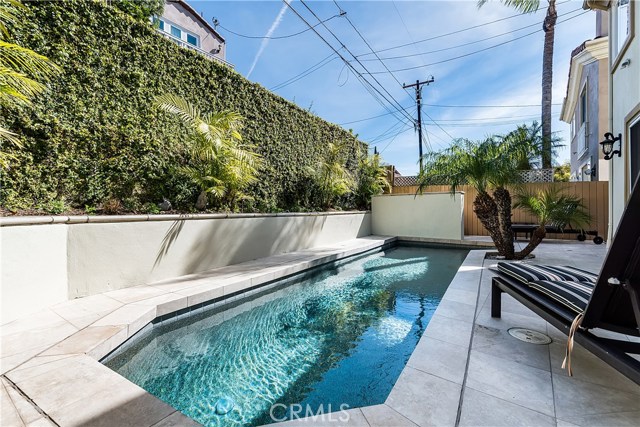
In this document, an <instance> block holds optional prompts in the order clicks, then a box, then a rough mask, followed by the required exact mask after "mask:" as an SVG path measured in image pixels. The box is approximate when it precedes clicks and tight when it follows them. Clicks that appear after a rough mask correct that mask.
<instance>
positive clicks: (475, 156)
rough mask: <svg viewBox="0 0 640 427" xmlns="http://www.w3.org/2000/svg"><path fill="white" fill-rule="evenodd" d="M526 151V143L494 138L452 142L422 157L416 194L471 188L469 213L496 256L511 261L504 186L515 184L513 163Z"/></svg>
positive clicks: (508, 205)
mask: <svg viewBox="0 0 640 427" xmlns="http://www.w3.org/2000/svg"><path fill="white" fill-rule="evenodd" d="M530 151H531V145H530V143H529V141H528V140H524V141H521V140H515V139H514V140H506V139H504V138H502V139H500V138H495V137H492V138H487V139H485V140H483V141H480V142H476V141H470V140H467V139H459V140H456V141H455V142H454V143H453V144H452V145H451V146H450V147H449V148H446V149H445V150H443V151H440V152H434V153H429V154H427V155H425V156H424V165H425V166H424V169H423V171H422V172H421V173H420V175H419V176H418V192H422V191H423V190H424V188H425V187H426V186H428V185H434V184H443V183H444V184H446V185H450V188H451V192H452V193H453V192H455V191H456V190H457V189H458V187H460V186H461V185H470V186H472V187H473V188H474V189H475V190H476V191H477V195H476V198H475V200H474V201H473V211H474V212H475V214H476V216H477V217H478V219H479V220H480V222H481V223H482V225H483V226H484V228H485V229H486V230H487V232H488V233H489V235H490V236H491V239H492V240H493V242H494V244H495V245H496V249H498V253H499V255H501V256H504V257H505V258H506V259H514V258H516V253H515V249H514V245H513V230H512V229H511V195H510V193H509V190H507V188H506V186H507V185H508V184H513V183H515V182H517V181H518V179H519V176H518V174H517V168H516V163H517V159H518V158H519V157H521V156H523V155H524V153H528V152H530Z"/></svg>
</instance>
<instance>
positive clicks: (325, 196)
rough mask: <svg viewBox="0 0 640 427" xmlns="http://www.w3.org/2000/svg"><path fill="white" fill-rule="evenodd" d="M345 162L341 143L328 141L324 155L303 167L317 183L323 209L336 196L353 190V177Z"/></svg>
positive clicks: (332, 201) (330, 205) (331, 204)
mask: <svg viewBox="0 0 640 427" xmlns="http://www.w3.org/2000/svg"><path fill="white" fill-rule="evenodd" d="M345 163H346V160H345V156H344V146H343V143H333V142H329V143H328V144H327V150H326V152H325V155H324V157H323V158H321V159H319V160H318V161H317V162H316V163H315V164H314V165H313V166H308V167H306V168H305V171H306V173H307V174H308V175H309V176H310V177H311V178H312V179H313V180H314V181H315V182H316V184H317V185H318V188H319V190H320V195H321V203H322V208H324V209H328V208H330V207H332V206H333V203H334V201H335V200H336V199H337V198H338V197H341V196H344V195H345V194H348V193H351V192H352V191H353V187H354V184H355V182H354V178H353V176H352V175H351V173H350V172H349V169H348V168H347V166H346V164H345Z"/></svg>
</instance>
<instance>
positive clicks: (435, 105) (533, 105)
mask: <svg viewBox="0 0 640 427" xmlns="http://www.w3.org/2000/svg"><path fill="white" fill-rule="evenodd" d="M423 105H427V106H429V107H438V108H529V107H540V104H520V105H443V104H423ZM551 105H562V103H555V104H551Z"/></svg>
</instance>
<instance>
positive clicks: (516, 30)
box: [360, 8, 582, 61]
mask: <svg viewBox="0 0 640 427" xmlns="http://www.w3.org/2000/svg"><path fill="white" fill-rule="evenodd" d="M581 10H582V9H581V8H580V9H574V10H572V11H570V12H566V13H563V14H561V15H558V17H561V16H566V15H569V14H572V13H575V12H578V11H581ZM577 16H578V15H576V17H577ZM538 26H540V23H539V22H536V23H534V24H530V25H527V26H524V27H521V28H517V29H515V30H511V31H507V32H504V33H500V34H496V35H493V36H490V37H486V38H484V39H479V40H474V41H471V42H467V43H462V44H459V45H455V46H449V47H445V48H441V49H435V50H430V51H427V52H417V53H412V54H407V55H398V56H387V57H385V58H381V59H373V58H371V59H361V61H377V60H383V61H388V60H393V59H402V58H410V57H413V56H423V55H426V54H429V53H438V52H444V51H447V50H451V49H457V48H459V47H464V46H470V45H472V44H477V43H482V42H484V41H487V40H492V39H495V38H498V37H502V36H506V35H509V34H513V33H517V32H518V31H522V30H525V29H527V28H531V27H538ZM536 32H537V31H536ZM360 56H362V55H360ZM376 56H377V55H376Z"/></svg>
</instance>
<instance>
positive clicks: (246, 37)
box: [213, 15, 340, 40]
mask: <svg viewBox="0 0 640 427" xmlns="http://www.w3.org/2000/svg"><path fill="white" fill-rule="evenodd" d="M339 16H340V15H333V16H332V17H330V18H327V19H325V20H324V21H323V22H327V21H330V20H332V19H333V18H337V17H339ZM213 23H214V25H215V26H216V28H217V27H220V28H222V29H223V30H225V31H226V32H228V33H231V34H233V35H236V36H238V37H242V38H245V39H263V40H279V39H288V38H290V37H295V36H299V35H300V34H303V33H306V32H307V31H309V30H311V29H312V28H307V29H305V30H302V31H298V32H297V33H293V34H287V35H286V36H275V37H267V36H247V35H245V34H240V33H236V32H235V31H232V30H230V29H228V28H225V27H223V26H222V25H220V23H219V22H218V20H217V19H215V18H213ZM321 23H322V22H319V23H317V24H316V25H314V27H317V26H318V25H320V24H321Z"/></svg>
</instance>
